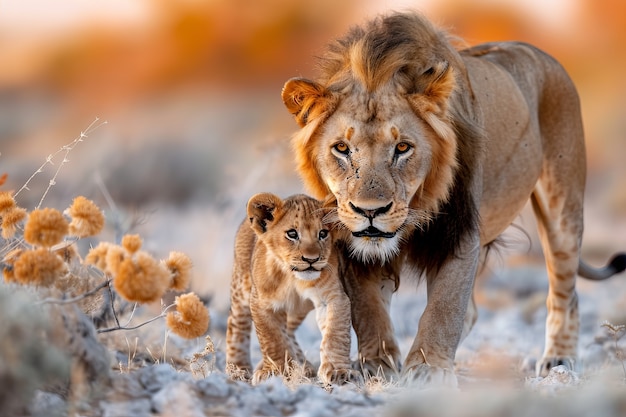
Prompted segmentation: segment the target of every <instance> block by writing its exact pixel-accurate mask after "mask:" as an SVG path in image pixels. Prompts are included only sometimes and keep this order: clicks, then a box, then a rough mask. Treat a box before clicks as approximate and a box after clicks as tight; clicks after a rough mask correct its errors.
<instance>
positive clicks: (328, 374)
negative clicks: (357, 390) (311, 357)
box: [317, 362, 363, 385]
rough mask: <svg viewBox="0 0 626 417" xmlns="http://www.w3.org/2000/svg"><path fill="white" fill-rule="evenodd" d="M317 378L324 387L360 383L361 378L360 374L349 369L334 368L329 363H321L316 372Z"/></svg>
mask: <svg viewBox="0 0 626 417" xmlns="http://www.w3.org/2000/svg"><path fill="white" fill-rule="evenodd" d="M317 377H318V378H319V380H320V382H321V383H322V384H324V385H343V384H345V383H347V382H352V383H361V382H363V376H362V375H361V373H360V372H357V371H354V370H353V369H351V368H349V367H341V368H336V367H335V366H334V365H332V364H331V363H328V362H326V363H322V364H321V365H320V368H319V369H318V371H317Z"/></svg>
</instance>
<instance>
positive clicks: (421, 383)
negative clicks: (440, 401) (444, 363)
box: [402, 363, 459, 389]
mask: <svg viewBox="0 0 626 417" xmlns="http://www.w3.org/2000/svg"><path fill="white" fill-rule="evenodd" d="M402 382H403V383H404V385H407V386H410V387H413V388H420V389H421V388H452V389H457V388H458V386H459V382H458V380H457V378H456V375H455V373H454V371H453V370H452V369H448V368H441V367H439V366H431V365H427V364H425V363H423V364H420V365H416V366H412V367H410V368H407V369H405V370H404V372H402Z"/></svg>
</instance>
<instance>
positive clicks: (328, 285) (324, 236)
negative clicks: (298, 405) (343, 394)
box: [226, 193, 352, 384]
mask: <svg viewBox="0 0 626 417" xmlns="http://www.w3.org/2000/svg"><path fill="white" fill-rule="evenodd" d="M247 212H248V220H247V221H244V222H243V223H242V225H241V226H240V227H239V230H238V232H237V236H236V238H235V265H234V270H233V279H232V286H231V308H230V315H229V317H228V327H227V331H226V372H227V373H229V374H230V375H231V376H233V377H240V378H241V377H243V378H244V379H247V380H249V379H250V373H251V369H252V368H251V365H250V331H251V327H252V322H254V326H255V328H256V332H257V337H258V339H259V344H260V347H261V354H262V358H263V359H262V361H261V363H259V365H258V366H257V368H256V370H255V371H254V374H253V375H252V383H253V384H256V383H258V382H259V381H261V380H264V379H266V378H268V377H269V376H271V375H285V376H288V374H289V372H290V369H291V368H292V367H293V366H294V365H295V366H298V365H300V366H304V369H305V372H306V373H308V376H312V375H313V374H314V371H313V370H312V367H311V365H310V364H309V363H308V362H307V361H306V358H305V356H304V354H303V352H302V350H301V349H300V346H299V345H298V342H297V341H296V339H295V335H294V332H295V330H296V329H297V328H298V326H299V325H300V324H301V323H302V321H303V320H304V318H305V317H306V315H307V314H308V313H309V311H311V310H313V308H315V309H316V317H317V323H318V325H319V328H320V331H321V333H322V342H321V346H320V360H321V363H320V367H319V369H318V371H317V376H318V378H319V379H320V381H321V382H322V383H324V384H331V383H343V382H345V381H346V380H348V379H349V378H351V375H352V373H351V371H350V301H349V299H348V296H347V295H346V293H345V292H344V290H343V287H342V285H341V282H340V281H339V277H338V276H337V267H338V265H337V262H338V260H337V255H336V254H335V252H334V251H333V241H332V237H331V234H330V232H329V230H328V229H327V228H326V227H325V226H324V223H323V221H322V219H323V217H324V212H323V208H322V203H321V202H319V201H317V200H314V199H313V198H310V197H307V196H305V195H295V196H292V197H288V198H286V199H284V200H282V199H281V198H279V197H277V196H275V195H273V194H269V193H264V194H257V195H254V196H253V197H252V198H251V199H250V201H248V207H247Z"/></svg>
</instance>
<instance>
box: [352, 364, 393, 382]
mask: <svg viewBox="0 0 626 417" xmlns="http://www.w3.org/2000/svg"><path fill="white" fill-rule="evenodd" d="M352 368H353V369H357V370H359V371H360V372H362V375H363V376H364V377H365V378H370V379H371V378H377V379H381V380H383V381H387V382H390V381H398V380H399V379H400V371H399V370H400V363H399V362H398V363H392V362H391V361H390V360H389V359H387V358H375V359H368V360H365V361H359V362H354V363H353V366H352Z"/></svg>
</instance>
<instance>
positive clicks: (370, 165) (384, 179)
mask: <svg viewBox="0 0 626 417" xmlns="http://www.w3.org/2000/svg"><path fill="white" fill-rule="evenodd" d="M433 136H434V133H433V131H432V129H431V128H430V127H429V126H428V124H427V123H425V122H424V121H423V120H421V119H420V118H419V117H417V116H416V115H415V113H414V112H413V111H412V109H411V106H410V104H409V102H408V101H407V99H406V98H404V97H401V96H398V95H396V94H380V95H378V96H376V97H369V96H368V95H365V94H362V95H352V96H350V97H347V98H346V99H344V100H342V102H341V103H340V104H339V106H338V107H337V110H336V111H335V112H334V113H333V114H332V115H331V116H330V117H329V118H328V120H327V121H326V122H325V124H324V126H323V128H322V129H321V130H320V135H319V137H318V138H317V141H316V145H315V148H316V149H315V153H316V162H317V167H318V170H319V173H320V176H321V178H322V179H323V181H324V182H325V183H326V184H327V185H328V188H329V190H330V192H331V193H332V194H333V195H334V196H335V198H336V199H337V220H339V221H340V222H341V223H342V224H343V225H345V227H347V228H348V229H349V230H350V232H351V233H352V243H351V246H352V250H353V252H354V254H355V255H357V256H358V257H360V258H362V259H364V260H367V259H372V258H373V259H379V258H380V259H383V260H385V259H387V258H389V257H391V256H392V255H394V254H395V253H396V252H397V251H398V248H399V244H400V242H401V241H402V239H403V236H405V235H406V234H407V233H409V232H410V231H412V230H413V228H414V227H415V225H416V224H420V222H423V221H425V220H426V218H425V217H426V216H427V214H428V213H423V212H421V211H419V210H415V209H412V208H411V201H412V200H413V198H414V197H415V196H416V194H417V192H418V190H419V188H420V186H422V184H423V183H424V179H425V178H426V175H427V174H428V172H429V171H430V169H431V161H432V158H431V154H432V149H431V146H430V142H431V141H432V140H433Z"/></svg>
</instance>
